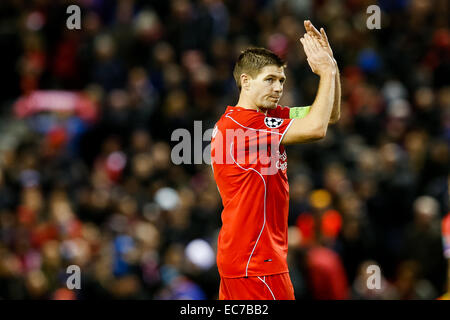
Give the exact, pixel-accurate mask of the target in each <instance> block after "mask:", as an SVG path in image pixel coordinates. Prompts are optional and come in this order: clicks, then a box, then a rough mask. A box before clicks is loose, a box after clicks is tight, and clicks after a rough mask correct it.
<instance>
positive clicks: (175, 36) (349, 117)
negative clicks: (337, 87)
mask: <svg viewBox="0 0 450 320" xmlns="http://www.w3.org/2000/svg"><path fill="white" fill-rule="evenodd" d="M71 4H77V5H79V6H80V7H81V22H82V25H81V30H72V31H71V30H68V29H67V28H66V20H67V18H68V17H69V14H68V13H66V8H67V7H68V6H69V5H71ZM371 4H377V5H378V6H380V8H381V10H382V15H381V29H379V30H369V29H367V27H366V19H367V18H368V16H369V15H368V14H367V13H366V8H367V7H368V6H369V5H371ZM0 17H1V19H0V48H1V51H0V52H1V60H0V66H1V67H0V79H1V96H0V97H1V100H0V112H1V118H0V150H1V152H0V299H92V298H106V299H216V298H217V293H218V285H219V277H218V273H217V268H216V266H215V261H214V259H215V252H214V250H215V245H216V239H217V233H218V229H219V227H220V211H221V201H220V197H219V194H218V192H217V189H216V186H215V183H214V180H213V179H212V175H211V170H210V167H209V166H208V165H207V164H198V165H174V164H172V162H171V148H172V147H173V146H174V145H175V144H176V142H173V141H171V134H172V132H173V130H175V129H177V128H187V129H189V130H191V132H192V131H193V124H194V121H195V120H201V121H202V126H203V131H204V130H206V129H208V128H212V127H213V125H214V123H215V121H216V120H217V119H218V118H219V116H220V115H221V113H222V112H223V110H224V109H225V108H226V106H227V105H234V104H235V103H236V102H237V96H238V92H237V89H236V86H235V83H234V80H233V78H232V68H233V64H234V62H235V60H236V58H237V56H238V54H239V52H240V51H241V50H242V49H244V48H246V47H247V46H251V45H257V46H264V47H268V48H270V49H271V50H273V51H275V52H276V53H278V54H279V55H280V56H282V57H283V58H284V59H286V60H287V62H288V70H287V77H288V81H287V83H286V85H285V92H284V96H283V98H282V101H281V102H280V103H281V104H282V105H289V106H299V105H306V104H310V103H311V102H312V101H313V98H314V94H315V91H316V88H317V84H318V78H317V76H315V75H314V74H313V73H312V72H311V71H310V69H309V67H308V65H307V63H306V61H305V57H304V53H303V52H302V48H301V45H300V44H299V42H298V39H299V38H300V36H301V35H302V34H303V33H304V28H303V20H304V19H310V20H311V21H312V22H313V23H314V25H316V26H317V27H320V26H324V27H325V29H326V31H327V33H328V38H329V40H330V43H331V45H332V48H333V50H334V55H335V58H336V60H337V62H338V65H339V68H340V71H341V82H342V111H341V120H340V121H339V123H338V124H335V125H331V126H330V127H329V129H328V133H327V137H326V139H324V140H323V141H320V142H318V143H313V144H307V145H299V146H291V147H289V148H288V157H289V165H288V174H289V179H290V190H291V191H290V194H291V196H290V198H291V200H290V218H289V225H290V229H289V246H290V250H289V265H290V271H291V278H292V281H293V284H294V287H295V292H296V296H297V298H298V299H435V298H438V297H440V296H442V295H443V294H444V293H445V292H446V291H447V281H448V279H447V263H448V261H447V260H446V259H445V256H444V250H443V241H442V239H443V238H442V233H441V221H442V219H443V217H444V216H445V215H446V214H448V212H449V207H448V204H449V202H448V182H449V180H448V178H449V176H448V169H449V163H450V161H449V142H450V141H449V139H450V77H449V75H450V67H449V63H450V32H449V25H448V23H449V21H448V17H449V4H448V1H446V0H435V1H425V0H423V1H421V0H410V1H408V0H397V1H387V0H386V1H378V2H374V1H363V0H347V1H332V0H322V1H311V0H302V1H296V0H273V1H271V0H245V1H237V0H197V1H195V0H171V1H157V0H149V1H139V0H117V1H107V0H84V1H78V2H77V1H74V2H72V1H62V0H60V1H50V0H34V1H22V0H6V1H5V0H3V1H1V3H0ZM43 101H44V102H43ZM61 106H64V108H63V107H61ZM39 108H42V109H39ZM206 145H207V142H204V146H206ZM237 236H238V235H237ZM72 264H75V265H78V266H80V268H81V275H82V288H81V289H80V290H68V289H67V288H66V279H67V277H68V274H67V273H66V268H67V266H69V265H72ZM369 265H379V266H380V268H381V271H382V275H383V277H382V281H381V289H380V290H368V289H367V286H366V280H367V277H368V276H369V275H370V274H368V273H367V267H368V266H369ZM449 285H450V284H449ZM449 291H450V288H449Z"/></svg>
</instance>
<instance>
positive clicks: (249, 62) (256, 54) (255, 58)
mask: <svg viewBox="0 0 450 320" xmlns="http://www.w3.org/2000/svg"><path fill="white" fill-rule="evenodd" d="M270 65H276V66H278V67H283V68H285V67H286V62H284V61H283V60H282V59H281V58H280V57H279V56H277V55H276V54H275V53H273V52H272V51H270V50H268V49H265V48H248V49H245V50H244V51H242V52H241V54H240V55H239V58H238V60H237V62H236V64H235V66H234V70H233V77H234V80H236V84H237V86H238V88H239V91H241V88H242V86H241V74H243V73H246V74H249V75H250V76H251V77H253V78H254V77H256V76H257V75H258V73H259V72H260V71H261V69H262V68H264V67H265V66H270Z"/></svg>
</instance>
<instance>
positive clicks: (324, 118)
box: [308, 71, 336, 132]
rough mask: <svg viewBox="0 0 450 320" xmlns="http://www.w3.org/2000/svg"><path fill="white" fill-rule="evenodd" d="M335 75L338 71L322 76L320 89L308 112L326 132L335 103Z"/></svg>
mask: <svg viewBox="0 0 450 320" xmlns="http://www.w3.org/2000/svg"><path fill="white" fill-rule="evenodd" d="M335 77H336V71H333V72H330V73H329V74H326V75H324V76H321V77H320V82H319V90H318V91H317V95H316V99H315V100H314V103H313V104H312V106H311V110H310V112H309V114H308V116H310V117H311V118H314V121H315V122H316V123H317V124H318V125H319V126H320V128H322V129H323V130H324V131H325V132H326V129H327V126H328V120H329V119H330V116H331V112H332V108H333V105H334V103H333V101H334V96H335V82H336V81H335Z"/></svg>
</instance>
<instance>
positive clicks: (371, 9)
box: [366, 4, 381, 30]
mask: <svg viewBox="0 0 450 320" xmlns="http://www.w3.org/2000/svg"><path fill="white" fill-rule="evenodd" d="M366 13H367V14H370V16H369V17H368V18H367V20H366V26H367V29H369V30H373V29H381V9H380V7H379V6H377V5H375V4H374V5H371V6H368V7H367V10H366Z"/></svg>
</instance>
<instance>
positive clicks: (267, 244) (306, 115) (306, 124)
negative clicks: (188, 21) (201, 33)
mask: <svg viewBox="0 0 450 320" xmlns="http://www.w3.org/2000/svg"><path fill="white" fill-rule="evenodd" d="M305 28H306V31H307V33H306V34H305V35H304V37H302V38H301V39H300V42H301V43H302V45H303V48H304V50H305V53H306V56H307V60H308V63H309V65H310V67H311V70H312V71H313V72H314V73H316V74H317V75H319V77H320V83H319V89H318V92H317V96H316V98H315V101H314V103H313V104H312V105H311V106H308V107H297V108H288V107H281V106H279V105H278V101H279V99H280V97H281V95H282V93H283V84H284V81H285V79H286V76H285V74H284V69H285V64H284V62H283V61H282V60H281V59H280V58H279V57H278V56H277V55H275V54H274V53H273V52H271V51H269V50H266V49H262V48H253V49H247V50H245V51H243V52H242V54H241V55H240V56H239V59H238V61H237V63H236V66H235V69H234V73H233V75H234V77H235V80H236V82H237V85H238V88H239V90H240V96H239V101H238V103H237V105H236V106H229V107H228V108H227V109H226V111H225V113H224V114H223V116H222V117H221V118H220V119H219V121H218V122H217V124H216V126H215V127H214V130H213V133H212V140H211V159H212V163H211V164H212V169H213V172H214V178H215V180H216V183H217V187H218V190H219V193H220V195H221V197H222V202H223V206H224V209H223V212H222V228H221V230H220V233H219V239H218V252H217V265H218V269H219V273H220V277H221V282H220V292H219V299H221V300H223V299H233V300H250V299H257V300H263V299H283V300H288V299H294V290H293V287H292V283H291V280H290V277H289V270H288V266H287V261H286V258H287V248H288V242H287V240H288V239H287V230H288V224H287V221H288V211H289V209H288V208H289V185H288V180H287V174H286V171H287V155H286V151H285V148H284V145H287V144H296V143H306V142H312V141H317V140H319V139H322V138H323V137H325V135H326V131H327V126H328V124H329V123H334V122H336V121H337V120H338V119H339V112H340V110H339V109H340V84H339V74H338V70H337V65H336V61H335V60H334V59H333V52H332V51H331V48H330V46H329V44H328V39H327V37H326V34H325V31H324V30H323V29H321V31H320V32H319V31H317V30H316V28H314V26H313V25H312V24H311V22H309V21H305Z"/></svg>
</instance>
